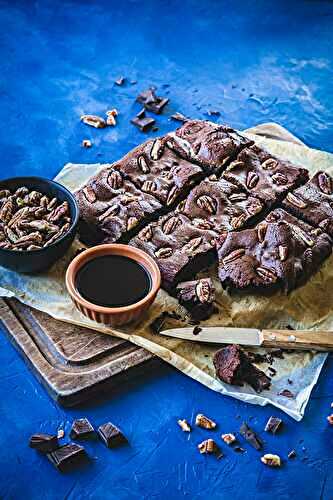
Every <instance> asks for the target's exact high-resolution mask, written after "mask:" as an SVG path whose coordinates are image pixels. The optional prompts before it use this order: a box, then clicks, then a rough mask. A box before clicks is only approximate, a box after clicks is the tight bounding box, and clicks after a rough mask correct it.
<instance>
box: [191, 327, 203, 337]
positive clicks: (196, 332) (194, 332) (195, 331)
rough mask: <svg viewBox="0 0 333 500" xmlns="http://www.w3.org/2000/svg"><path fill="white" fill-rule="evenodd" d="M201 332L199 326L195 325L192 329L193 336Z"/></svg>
mask: <svg viewBox="0 0 333 500" xmlns="http://www.w3.org/2000/svg"><path fill="white" fill-rule="evenodd" d="M201 331H202V328H200V326H198V325H196V326H195V327H194V328H193V335H199V333H200V332H201Z"/></svg>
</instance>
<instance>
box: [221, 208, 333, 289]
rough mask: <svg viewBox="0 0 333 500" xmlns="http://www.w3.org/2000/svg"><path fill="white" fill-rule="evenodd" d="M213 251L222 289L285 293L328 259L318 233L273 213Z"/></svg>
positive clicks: (328, 244) (328, 246) (326, 242)
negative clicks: (217, 262)
mask: <svg viewBox="0 0 333 500" xmlns="http://www.w3.org/2000/svg"><path fill="white" fill-rule="evenodd" d="M217 250H218V258H219V271H218V273H219V278H220V280H221V282H222V285H223V286H224V287H231V288H236V289H247V290H257V291H259V292H264V291H265V290H269V289H271V290H274V289H276V288H282V289H284V290H285V291H286V292H289V291H290V290H292V289H293V288H295V287H296V286H298V285H300V284H303V283H304V282H305V281H306V280H307V278H308V277H309V276H310V275H311V274H312V273H314V272H315V271H316V270H317V269H318V267H319V265H320V263H321V262H322V261H323V260H324V259H325V258H326V257H328V255H330V253H331V251H332V240H331V238H330V237H329V236H328V235H327V234H326V233H323V232H322V231H321V230H320V229H314V228H313V227H311V226H309V225H308V224H306V223H305V222H303V221H300V220H299V219H296V218H295V217H293V216H292V215H290V214H288V213H287V212H285V211H284V210H282V209H276V210H274V211H273V212H271V213H270V214H269V215H268V216H267V217H266V219H265V220H264V221H263V222H261V223H259V224H258V225H257V226H256V227H255V228H253V229H246V230H243V231H239V232H233V233H228V234H225V235H222V236H221V237H220V238H219V239H218V241H217Z"/></svg>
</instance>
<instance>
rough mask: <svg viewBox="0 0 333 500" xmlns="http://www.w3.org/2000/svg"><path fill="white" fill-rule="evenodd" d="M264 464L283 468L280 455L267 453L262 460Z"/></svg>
mask: <svg viewBox="0 0 333 500" xmlns="http://www.w3.org/2000/svg"><path fill="white" fill-rule="evenodd" d="M260 460H261V461H262V463H263V464H265V465H268V466H269V467H280V466H281V458H280V457H279V455H272V453H266V455H264V456H263V457H261V459H260Z"/></svg>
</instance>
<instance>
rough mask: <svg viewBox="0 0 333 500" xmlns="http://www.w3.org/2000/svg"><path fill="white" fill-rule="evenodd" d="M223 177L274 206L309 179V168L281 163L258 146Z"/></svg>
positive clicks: (241, 156) (286, 162)
mask: <svg viewBox="0 0 333 500" xmlns="http://www.w3.org/2000/svg"><path fill="white" fill-rule="evenodd" d="M223 177H224V178H225V179H228V180H229V181H231V182H234V183H236V184H238V185H239V186H240V187H242V188H243V189H245V190H247V191H248V192H249V193H251V194H252V195H253V196H256V197H258V198H259V199H260V200H262V201H263V202H264V203H265V204H266V205H268V206H272V205H273V204H275V203H276V202H277V201H279V200H281V199H282V198H284V197H285V195H286V194H287V193H288V192H289V191H290V190H291V189H294V188H296V187H298V186H299V185H301V184H304V183H305V182H306V181H307V180H308V171H307V170H306V169H305V168H302V167H298V166H296V165H293V164H292V163H290V162H289V161H285V160H280V159H279V158H276V157H275V156H273V155H271V154H270V153H269V152H268V151H265V150H264V149H262V148H260V147H258V146H256V145H254V146H251V147H250V148H246V149H244V150H243V151H241V152H240V153H239V154H238V156H237V159H236V161H234V162H232V163H231V164H230V165H229V166H228V168H227V170H226V171H225V172H224V174H223Z"/></svg>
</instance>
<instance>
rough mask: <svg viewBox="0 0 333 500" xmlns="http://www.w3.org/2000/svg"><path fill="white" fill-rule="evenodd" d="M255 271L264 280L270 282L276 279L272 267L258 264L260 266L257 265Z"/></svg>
mask: <svg viewBox="0 0 333 500" xmlns="http://www.w3.org/2000/svg"><path fill="white" fill-rule="evenodd" d="M256 271H257V274H258V275H259V276H260V278H262V279H263V280H265V281H269V282H272V281H276V279H277V276H276V274H275V271H273V270H272V269H268V267H263V266H260V267H257V269H256Z"/></svg>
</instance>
